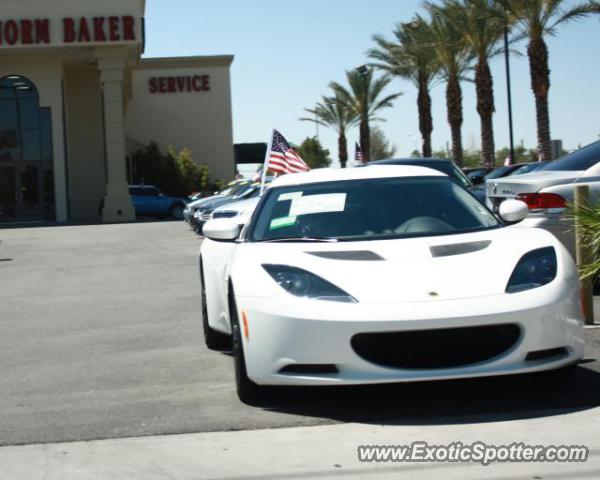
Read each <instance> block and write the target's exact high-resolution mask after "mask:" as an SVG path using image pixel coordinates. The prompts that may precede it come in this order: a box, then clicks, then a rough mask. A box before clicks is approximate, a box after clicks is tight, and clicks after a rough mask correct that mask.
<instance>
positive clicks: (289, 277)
mask: <svg viewBox="0 0 600 480" xmlns="http://www.w3.org/2000/svg"><path fill="white" fill-rule="evenodd" d="M263 268H264V269H265V270H266V271H267V273H268V274H269V275H271V277H273V280H275V281H276V282H277V283H278V284H279V286H280V287H281V288H283V289H284V290H285V291H287V292H288V293H291V294H292V295H295V296H296V297H304V298H312V299H315V300H329V301H333V302H346V303H358V302H357V300H356V299H355V298H354V297H353V296H352V295H349V294H348V293H346V292H344V291H343V290H342V289H341V288H338V287H336V286H335V285H333V284H332V283H329V282H328V281H327V280H324V279H323V278H321V277H319V276H317V275H315V274H314V273H310V272H307V271H306V270H302V269H301V268H297V267H290V266H288V265H263Z"/></svg>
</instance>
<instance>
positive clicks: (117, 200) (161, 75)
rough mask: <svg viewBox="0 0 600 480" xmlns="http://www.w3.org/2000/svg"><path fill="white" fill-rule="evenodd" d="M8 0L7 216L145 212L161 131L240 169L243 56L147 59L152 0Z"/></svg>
mask: <svg viewBox="0 0 600 480" xmlns="http://www.w3.org/2000/svg"><path fill="white" fill-rule="evenodd" d="M2 3H3V5H2V7H3V8H2V12H0V223H7V222H9V223H12V222H40V221H58V222H67V221H75V222H87V221H99V220H102V221H106V222H115V221H129V220H132V219H134V218H135V215H134V211H133V208H132V205H131V200H130V197H129V192H128V180H127V178H128V177H127V173H128V172H127V155H128V154H130V153H131V151H132V150H133V149H135V148H139V147H142V146H145V145H147V144H149V143H150V142H156V143H158V145H159V146H160V147H161V149H162V150H163V151H165V150H166V149H167V147H168V146H172V147H173V148H175V149H176V150H180V149H182V148H184V147H187V148H190V149H191V150H192V153H193V156H194V159H195V160H196V162H198V163H201V164H206V165H208V167H209V171H210V174H211V176H212V177H213V178H223V179H228V178H231V177H233V175H234V173H235V167H234V154H233V133H232V119H231V86H230V74H229V68H230V65H231V63H232V61H233V57H231V56H208V57H183V58H144V59H142V58H141V55H142V53H143V50H144V45H145V41H146V39H145V34H144V11H145V2H144V0H103V1H102V2H98V1H96V0H53V1H52V2H49V1H47V0H3V2H2Z"/></svg>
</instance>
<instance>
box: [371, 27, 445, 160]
mask: <svg viewBox="0 0 600 480" xmlns="http://www.w3.org/2000/svg"><path fill="white" fill-rule="evenodd" d="M430 35H431V32H430V28H429V24H428V23H427V21H426V20H425V19H423V18H422V17H420V16H419V15H417V16H416V17H415V19H414V20H413V21H412V22H408V23H400V24H398V25H397V26H396V29H395V30H394V36H395V41H393V42H390V41H387V40H386V39H385V38H384V37H382V36H381V35H375V36H374V37H373V40H374V41H375V43H376V44H377V47H376V48H372V49H370V50H369V51H368V52H367V55H368V56H369V57H371V58H372V59H374V60H376V62H375V63H373V64H372V65H373V66H374V67H377V68H379V69H381V70H384V71H385V72H387V73H389V74H390V75H396V76H399V77H402V78H404V79H406V80H409V81H410V82H412V83H413V84H414V85H415V86H416V87H417V90H418V92H419V93H418V96H417V109H418V112H419V131H420V132H421V137H422V139H423V156H424V157H431V132H432V131H433V120H432V117H431V96H430V94H429V90H430V88H431V86H432V83H433V82H434V81H435V78H436V75H437V73H438V71H439V65H438V62H437V57H436V55H435V52H434V49H433V45H432V42H431V39H430Z"/></svg>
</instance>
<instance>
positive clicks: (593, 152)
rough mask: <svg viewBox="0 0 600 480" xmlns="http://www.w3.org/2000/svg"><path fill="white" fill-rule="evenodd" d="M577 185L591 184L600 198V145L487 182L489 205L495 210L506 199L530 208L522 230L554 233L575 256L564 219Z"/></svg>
mask: <svg viewBox="0 0 600 480" xmlns="http://www.w3.org/2000/svg"><path fill="white" fill-rule="evenodd" d="M575 185H588V186H589V187H590V190H591V194H592V198H593V199H595V200H598V199H599V198H600V142H595V143H592V144H590V145H587V146H586V147H584V148H581V149H579V150H577V151H575V152H573V153H570V154H568V155H566V156H564V157H562V158H560V159H558V160H555V161H553V162H549V163H547V164H545V165H543V166H542V167H541V168H539V169H538V170H536V171H533V172H531V173H526V174H524V175H514V176H510V177H507V178H501V179H492V180H488V182H487V204H488V206H489V207H490V208H492V209H493V210H494V211H498V209H499V208H500V206H501V205H502V203H503V202H504V201H506V200H507V199H512V198H516V199H518V200H522V201H524V202H525V203H526V204H527V205H528V206H529V211H530V213H529V216H528V217H527V219H526V220H524V221H523V222H521V223H520V224H519V225H518V226H519V227H539V228H543V229H545V230H548V231H550V232H552V233H553V234H554V235H555V236H556V237H557V238H558V239H559V240H560V241H561V242H562V243H563V244H564V245H565V247H567V250H569V252H570V253H571V254H572V255H573V256H574V252H575V233H574V229H573V225H572V222H571V221H570V220H569V218H568V217H566V216H565V207H566V206H567V204H568V203H569V202H572V201H573V196H574V187H575Z"/></svg>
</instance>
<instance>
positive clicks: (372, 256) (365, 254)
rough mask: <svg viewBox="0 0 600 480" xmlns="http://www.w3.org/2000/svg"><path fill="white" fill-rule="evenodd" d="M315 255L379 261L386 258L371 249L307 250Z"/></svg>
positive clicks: (360, 260)
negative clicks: (342, 250) (344, 250)
mask: <svg viewBox="0 0 600 480" xmlns="http://www.w3.org/2000/svg"><path fill="white" fill-rule="evenodd" d="M306 253H308V254H309V255H314V256H315V257H321V258H328V259H330V260H354V261H357V262H377V261H381V260H384V258H383V257H381V256H379V255H377V254H376V253H375V252H371V251H370V250H348V251H346V252H306Z"/></svg>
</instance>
